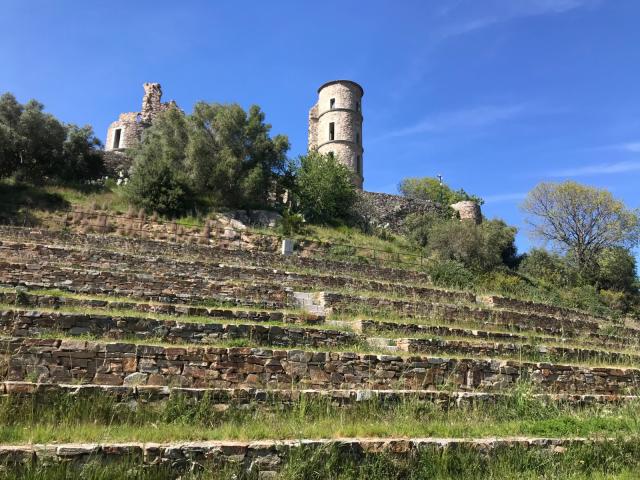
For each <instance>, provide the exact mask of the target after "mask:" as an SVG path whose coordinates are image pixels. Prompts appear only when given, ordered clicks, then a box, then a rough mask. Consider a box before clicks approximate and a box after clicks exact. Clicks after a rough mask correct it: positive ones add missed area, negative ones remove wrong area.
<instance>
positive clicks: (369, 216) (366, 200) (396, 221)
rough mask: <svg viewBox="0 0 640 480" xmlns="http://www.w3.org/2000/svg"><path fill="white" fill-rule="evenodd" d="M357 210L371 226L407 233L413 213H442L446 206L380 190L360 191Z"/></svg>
mask: <svg viewBox="0 0 640 480" xmlns="http://www.w3.org/2000/svg"><path fill="white" fill-rule="evenodd" d="M355 211H356V212H357V214H358V215H359V217H360V218H361V220H362V221H363V222H364V223H365V224H366V225H367V226H368V227H371V228H383V229H385V230H389V231H391V232H394V233H399V234H401V233H405V229H404V226H405V222H406V220H407V217H408V216H409V215H411V214H426V213H434V214H441V213H443V212H444V207H443V206H442V205H439V204H437V203H435V202H430V201H427V200H418V199H415V198H409V197H405V196H402V195H391V194H388V193H378V192H359V195H358V200H357V202H356V205H355Z"/></svg>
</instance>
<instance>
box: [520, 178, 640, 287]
mask: <svg viewBox="0 0 640 480" xmlns="http://www.w3.org/2000/svg"><path fill="white" fill-rule="evenodd" d="M522 209H523V210H524V211H525V212H526V213H527V214H528V218H527V223H528V224H529V225H530V227H531V231H532V234H533V235H534V236H535V237H538V238H540V239H542V240H544V241H545V242H550V243H551V244H552V245H553V246H555V247H556V248H558V249H559V250H560V251H563V252H565V253H568V254H570V258H573V259H575V262H576V267H577V269H578V271H579V272H580V273H581V274H582V275H588V274H589V272H590V271H593V269H594V266H595V264H596V262H597V258H598V255H599V254H600V253H601V252H602V251H603V250H605V249H607V248H613V247H623V248H630V247H633V246H634V245H637V243H638V240H639V238H640V220H639V218H638V215H637V213H636V212H634V211H631V210H629V209H627V208H626V207H625V205H624V204H623V203H622V202H621V201H619V200H616V199H615V198H614V197H613V195H611V193H610V192H608V191H607V190H604V189H599V188H595V187H590V186H587V185H581V184H579V183H576V182H571V181H567V182H563V183H544V182H543V183H540V184H539V185H537V186H536V187H535V188H534V189H533V190H532V191H531V192H529V194H528V196H527V198H526V199H525V201H524V203H523V204H522Z"/></svg>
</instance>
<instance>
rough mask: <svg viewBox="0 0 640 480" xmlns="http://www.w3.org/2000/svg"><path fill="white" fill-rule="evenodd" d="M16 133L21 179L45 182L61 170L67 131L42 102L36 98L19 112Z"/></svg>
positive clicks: (18, 173) (18, 171) (18, 174)
mask: <svg viewBox="0 0 640 480" xmlns="http://www.w3.org/2000/svg"><path fill="white" fill-rule="evenodd" d="M17 133H18V135H19V141H18V144H19V146H18V150H19V156H20V163H19V165H18V168H17V176H18V179H19V180H26V181H28V182H31V183H44V182H45V180H46V179H47V177H49V176H51V175H54V174H56V173H57V172H59V169H60V166H61V163H62V158H63V156H62V155H63V152H62V150H63V143H64V141H65V139H66V138H67V131H66V129H65V127H64V125H63V124H62V123H60V122H59V121H58V120H57V119H56V118H55V117H54V116H53V115H51V114H48V113H45V112H44V105H43V104H41V103H40V102H37V101H36V100H29V101H28V102H27V103H26V105H25V106H24V110H23V111H22V114H21V115H20V120H19V122H18V127H17Z"/></svg>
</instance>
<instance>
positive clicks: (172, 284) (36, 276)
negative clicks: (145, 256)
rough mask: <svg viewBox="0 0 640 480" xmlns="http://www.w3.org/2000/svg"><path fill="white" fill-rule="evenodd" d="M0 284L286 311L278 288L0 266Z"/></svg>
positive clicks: (283, 292)
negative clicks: (282, 309) (283, 309)
mask: <svg viewBox="0 0 640 480" xmlns="http://www.w3.org/2000/svg"><path fill="white" fill-rule="evenodd" d="M0 284H5V285H14V286H27V287H29V286H37V287H42V288H59V289H62V290H67V291H71V292H83V293H92V294H105V295H122V296H131V297H137V298H144V299H148V300H154V301H160V302H165V303H175V302H184V301H188V302H191V303H202V302H204V301H205V300H216V301H220V302H227V303H231V304H234V305H257V306H261V307H268V308H285V307H286V306H287V297H288V292H287V290H286V289H285V288H283V287H282V286H279V285H269V284H260V283H253V284H237V285H236V284H233V283H225V282H214V281H207V280H206V279H202V278H199V277H190V278H187V279H181V278H180V277H179V276H178V275H174V276H171V275H160V274H155V275H150V274H136V273H126V272H116V273H113V272H107V271H95V270H75V269H70V268H62V267H51V266H47V265H44V266H40V265H37V264H15V263H6V262H0Z"/></svg>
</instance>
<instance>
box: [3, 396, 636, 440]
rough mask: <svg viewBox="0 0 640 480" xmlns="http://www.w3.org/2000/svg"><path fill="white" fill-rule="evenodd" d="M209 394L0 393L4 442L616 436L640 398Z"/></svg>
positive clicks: (627, 429)
mask: <svg viewBox="0 0 640 480" xmlns="http://www.w3.org/2000/svg"><path fill="white" fill-rule="evenodd" d="M217 402H218V401H217V400H216V399H215V398H214V397H213V396H210V395H209V394H208V393H207V394H205V395H204V397H203V398H201V399H199V400H194V399H191V398H187V397H185V396H183V395H181V394H179V393H178V394H175V395H173V396H172V397H171V398H170V399H169V400H167V401H165V402H156V403H147V402H144V401H138V402H133V403H131V402H127V403H121V402H119V401H118V400H117V399H116V398H115V397H113V396H111V395H108V394H104V393H101V394H99V395H97V394H87V393H85V394H83V395H80V396H78V395H75V396H74V395H68V394H64V393H56V394H51V393H49V394H48V396H47V397H46V398H44V397H42V396H40V395H28V396H18V395H10V396H5V397H1V398H0V424H1V425H2V426H3V428H2V429H0V442H2V443H5V444H7V443H13V444H22V443H52V442H126V441H140V442H168V441H196V440H225V439H227V440H258V439H297V438H312V439H318V438H337V437H410V438H420V437H453V438H479V437H488V436H498V437H502V436H519V435H526V436H540V437H569V436H571V437H582V436H587V437H594V436H598V437H617V436H633V435H637V434H638V432H639V429H638V427H639V426H640V410H639V409H638V407H639V406H640V403H639V402H636V401H630V402H629V403H626V404H623V405H606V406H602V405H594V406H588V407H577V406H575V405H573V406H572V405H569V404H565V403H561V402H547V401H544V400H542V399H541V398H540V397H536V396H534V395H533V394H532V393H531V390H530V389H528V388H519V389H515V390H514V391H513V393H512V394H511V395H508V396H505V397H504V398H502V397H499V398H498V399H497V400H496V403H495V404H477V405H471V406H468V407H458V408H451V409H446V408H443V407H441V406H439V405H436V404H433V403H431V402H425V401H418V400H416V399H412V398H406V399H403V400H399V401H397V402H387V403H385V402H383V401H381V400H369V401H363V402H360V403H356V404H353V405H346V406H336V405H333V404H331V403H330V401H328V400H325V399H318V398H307V397H305V396H304V394H302V400H300V401H299V402H297V403H294V404H292V405H283V404H281V403H277V402H273V403H267V404H262V405H258V404H253V405H249V406H247V405H239V406H234V405H231V406H228V408H220V405H219V404H218V403H217Z"/></svg>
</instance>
